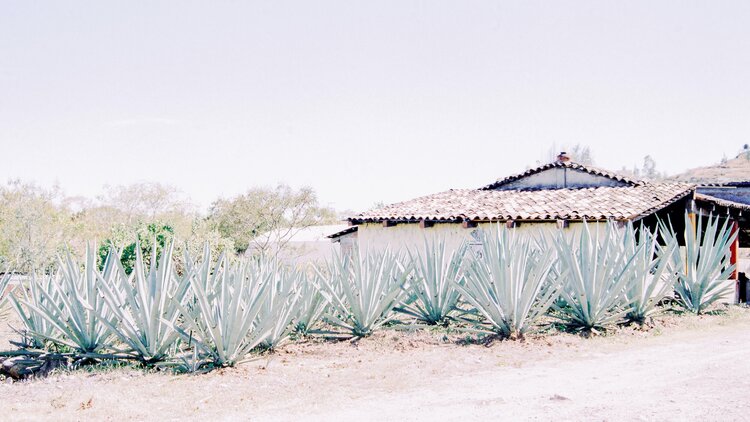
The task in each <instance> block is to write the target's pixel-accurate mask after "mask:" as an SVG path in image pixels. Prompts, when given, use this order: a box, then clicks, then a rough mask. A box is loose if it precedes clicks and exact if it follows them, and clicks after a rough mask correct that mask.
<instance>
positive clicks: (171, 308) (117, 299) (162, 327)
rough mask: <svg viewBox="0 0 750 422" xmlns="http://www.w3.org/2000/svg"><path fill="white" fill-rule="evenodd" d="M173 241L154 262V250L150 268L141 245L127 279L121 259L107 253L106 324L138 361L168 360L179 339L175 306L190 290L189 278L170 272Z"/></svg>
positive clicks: (104, 284)
mask: <svg viewBox="0 0 750 422" xmlns="http://www.w3.org/2000/svg"><path fill="white" fill-rule="evenodd" d="M173 245H174V243H173V242H171V241H170V242H169V243H168V244H167V245H166V246H165V248H164V250H163V251H162V254H161V258H160V259H159V260H158V262H157V251H156V248H154V249H153V252H152V255H151V264H150V266H149V268H148V270H146V265H145V262H144V259H143V254H142V252H141V247H140V245H139V244H137V245H136V248H135V250H136V261H135V266H134V268H133V271H132V273H131V274H130V276H127V275H126V273H125V269H124V268H123V266H122V264H121V259H120V255H119V253H118V252H117V251H116V250H114V249H113V250H110V253H109V256H108V258H107V261H106V263H105V266H104V271H103V274H102V276H101V281H102V283H101V285H100V290H101V294H102V297H103V298H104V300H105V301H106V302H107V304H108V305H109V306H108V307H109V309H110V310H111V312H112V316H113V318H112V320H113V322H112V323H110V322H109V320H107V319H104V318H103V319H102V321H103V322H104V323H105V324H107V325H108V326H109V328H110V329H111V330H112V332H114V333H115V334H116V335H117V336H118V337H119V338H120V340H121V341H122V342H123V343H125V344H126V345H127V346H128V347H129V348H130V353H132V354H134V355H136V356H137V357H138V359H139V360H140V361H141V362H144V363H155V362H158V361H161V360H163V359H165V358H166V357H167V355H168V354H169V351H170V349H171V348H172V345H173V344H174V343H175V341H176V340H177V339H178V338H179V333H178V332H177V330H175V328H174V326H175V323H176V322H177V318H178V317H179V316H180V310H179V308H178V306H177V305H176V304H177V303H183V301H184V298H185V296H186V295H187V292H188V288H189V277H188V276H187V275H183V276H182V277H178V276H177V274H176V273H175V271H174V267H173V260H172V252H173Z"/></svg>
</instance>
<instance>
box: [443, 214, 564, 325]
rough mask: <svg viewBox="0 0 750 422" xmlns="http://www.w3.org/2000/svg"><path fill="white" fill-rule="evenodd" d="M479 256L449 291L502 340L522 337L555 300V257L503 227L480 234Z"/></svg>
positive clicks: (548, 251) (532, 241)
mask: <svg viewBox="0 0 750 422" xmlns="http://www.w3.org/2000/svg"><path fill="white" fill-rule="evenodd" d="M480 239H481V242H482V255H481V258H478V259H477V260H476V261H474V262H473V263H472V265H471V267H470V268H469V270H468V271H467V273H466V278H465V283H458V282H455V284H454V285H455V288H456V289H457V290H458V291H459V292H461V295H462V296H463V298H464V299H465V300H466V301H467V302H469V303H470V304H471V305H472V306H474V307H475V308H476V309H477V310H478V311H479V312H480V313H481V314H482V316H484V319H485V320H486V321H487V322H488V323H489V324H490V326H491V327H492V328H491V331H494V332H496V333H497V334H500V335H502V336H505V337H522V336H523V335H524V334H525V333H526V332H527V331H528V330H529V329H531V327H533V325H534V323H535V322H536V321H537V320H538V319H539V318H540V317H541V316H543V315H544V314H545V313H546V312H547V309H549V307H550V306H551V305H552V303H553V302H554V300H555V299H556V298H557V296H558V295H559V292H560V289H559V285H558V283H557V281H556V280H555V277H554V264H555V255H554V250H552V249H549V248H547V249H543V248H540V247H539V246H538V245H537V243H536V242H535V241H534V240H533V239H532V238H531V237H529V236H524V235H517V234H516V233H515V232H514V231H512V230H509V229H507V228H505V227H502V228H500V227H499V226H498V227H495V228H494V229H490V230H482V231H481V232H480Z"/></svg>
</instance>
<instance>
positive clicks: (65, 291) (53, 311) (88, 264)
mask: <svg viewBox="0 0 750 422" xmlns="http://www.w3.org/2000/svg"><path fill="white" fill-rule="evenodd" d="M58 262H59V265H58V271H57V274H56V276H55V277H54V278H53V279H52V280H51V282H50V283H49V285H43V284H37V287H38V288H39V295H40V299H41V300H39V301H36V302H35V301H23V302H22V303H23V305H24V306H25V307H26V308H28V309H30V310H32V311H33V312H36V313H37V314H38V315H40V316H41V317H42V318H44V319H45V320H46V321H47V323H49V324H50V325H51V326H52V327H54V328H55V329H56V330H57V332H58V334H59V335H55V336H53V337H49V338H48V340H51V341H53V342H56V343H61V344H64V345H66V346H68V347H71V348H73V349H75V350H77V351H79V352H82V353H94V352H97V351H99V350H101V349H103V348H106V347H109V346H110V344H109V339H110V338H111V336H112V330H111V329H110V326H111V325H113V324H114V319H113V318H112V310H111V308H110V307H109V306H108V305H107V304H106V302H105V301H104V299H103V298H102V297H101V295H100V289H99V287H100V283H102V282H104V281H103V280H102V277H101V276H100V275H99V274H97V269H96V252H95V250H92V249H91V248H89V247H87V248H86V261H85V264H84V266H83V268H82V267H81V266H80V265H79V264H78V262H76V261H75V260H74V259H73V257H72V256H71V255H70V253H68V254H67V255H66V258H65V259H62V258H59V259H58ZM103 320H107V321H108V323H104V322H103ZM31 333H32V334H33V335H35V336H39V337H40V338H45V337H47V335H46V334H45V333H42V332H38V331H32V332H31Z"/></svg>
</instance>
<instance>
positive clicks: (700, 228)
mask: <svg viewBox="0 0 750 422" xmlns="http://www.w3.org/2000/svg"><path fill="white" fill-rule="evenodd" d="M696 219H697V224H696V225H693V221H692V220H691V218H690V216H689V215H688V214H687V213H685V220H684V222H685V231H684V234H683V238H684V240H685V253H684V256H683V255H682V254H681V253H680V252H679V250H677V249H676V250H674V251H673V253H672V254H671V257H672V262H673V264H674V270H675V271H677V277H678V279H677V283H675V292H676V293H677V302H678V303H679V304H680V305H681V306H682V307H684V308H685V309H687V310H688V311H690V312H694V313H696V314H700V313H702V312H703V311H704V310H705V309H706V308H707V307H708V306H710V305H711V304H713V303H715V302H717V301H719V300H722V299H725V298H726V297H727V296H728V295H731V293H732V292H731V287H732V282H731V281H730V280H728V279H729V276H730V274H732V272H733V271H734V269H735V265H734V264H731V263H730V261H731V252H730V245H731V244H732V243H733V242H734V241H735V239H736V237H737V233H732V230H731V227H730V226H729V219H724V222H723V223H720V221H719V217H718V216H716V217H711V216H708V217H706V218H705V220H706V223H705V227H704V223H703V222H704V218H703V216H701V215H699V216H698V217H697V218H696ZM696 226H697V227H696ZM660 227H661V234H662V236H663V237H664V238H665V239H667V241H668V242H675V243H676V242H677V234H676V233H675V230H674V228H673V227H672V224H671V222H669V223H664V222H663V221H662V222H661V226H660Z"/></svg>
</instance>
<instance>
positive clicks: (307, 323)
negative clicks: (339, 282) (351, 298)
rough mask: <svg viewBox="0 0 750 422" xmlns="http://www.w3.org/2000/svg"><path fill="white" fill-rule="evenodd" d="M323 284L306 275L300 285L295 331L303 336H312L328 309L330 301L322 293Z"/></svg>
mask: <svg viewBox="0 0 750 422" xmlns="http://www.w3.org/2000/svg"><path fill="white" fill-rule="evenodd" d="M320 286H321V283H320V282H319V281H317V280H315V278H313V277H311V276H310V275H307V274H304V275H303V276H302V281H301V282H300V283H299V285H298V287H297V288H298V289H299V296H300V299H299V306H298V307H297V315H296V316H295V317H294V330H295V331H296V332H297V333H299V334H302V335H308V334H311V332H312V330H313V329H314V327H315V326H316V324H317V323H318V321H320V320H321V319H322V318H323V315H325V313H326V310H327V309H328V304H329V302H328V299H327V298H326V296H325V295H324V294H323V293H321V291H320V289H321V287H320Z"/></svg>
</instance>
